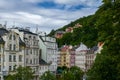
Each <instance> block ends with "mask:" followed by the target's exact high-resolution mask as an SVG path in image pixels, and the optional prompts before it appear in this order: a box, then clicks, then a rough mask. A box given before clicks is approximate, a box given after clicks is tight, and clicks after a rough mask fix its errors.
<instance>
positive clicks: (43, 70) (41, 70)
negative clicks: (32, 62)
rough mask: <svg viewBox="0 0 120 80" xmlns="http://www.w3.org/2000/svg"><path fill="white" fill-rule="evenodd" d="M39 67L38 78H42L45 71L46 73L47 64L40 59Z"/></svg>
mask: <svg viewBox="0 0 120 80" xmlns="http://www.w3.org/2000/svg"><path fill="white" fill-rule="evenodd" d="M39 64H40V67H39V77H40V76H42V75H43V74H44V73H45V72H46V71H48V70H49V69H48V67H49V64H48V63H46V62H45V61H44V60H43V59H40V61H39Z"/></svg>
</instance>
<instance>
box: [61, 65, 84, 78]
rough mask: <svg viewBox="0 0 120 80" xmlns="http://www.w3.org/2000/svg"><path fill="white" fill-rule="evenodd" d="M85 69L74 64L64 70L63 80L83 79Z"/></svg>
mask: <svg viewBox="0 0 120 80" xmlns="http://www.w3.org/2000/svg"><path fill="white" fill-rule="evenodd" d="M82 77H83V71H82V70H81V69H80V68H79V67H77V66H73V67H71V68H70V69H69V70H64V71H63V73H62V78H61V80H82Z"/></svg>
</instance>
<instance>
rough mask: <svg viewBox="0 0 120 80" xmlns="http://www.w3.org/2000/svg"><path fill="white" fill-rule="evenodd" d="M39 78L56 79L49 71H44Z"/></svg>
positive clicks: (43, 79)
mask: <svg viewBox="0 0 120 80" xmlns="http://www.w3.org/2000/svg"><path fill="white" fill-rule="evenodd" d="M40 80H56V76H55V74H53V73H51V72H50V71H46V72H45V73H44V74H43V75H42V76H41V77H40Z"/></svg>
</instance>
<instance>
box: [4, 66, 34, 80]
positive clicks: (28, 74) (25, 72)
mask: <svg viewBox="0 0 120 80" xmlns="http://www.w3.org/2000/svg"><path fill="white" fill-rule="evenodd" d="M16 79H17V80H32V79H33V71H32V69H31V68H30V67H21V66H20V67H18V68H17V69H16V71H15V74H11V75H8V76H7V77H6V79H5V80H16Z"/></svg>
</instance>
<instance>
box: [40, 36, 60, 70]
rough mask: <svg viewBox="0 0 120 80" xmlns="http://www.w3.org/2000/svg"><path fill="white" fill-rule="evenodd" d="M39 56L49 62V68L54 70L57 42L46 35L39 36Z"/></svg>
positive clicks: (55, 66)
mask: <svg viewBox="0 0 120 80" xmlns="http://www.w3.org/2000/svg"><path fill="white" fill-rule="evenodd" d="M39 44H40V45H39V46H40V48H41V53H42V54H41V58H42V59H43V60H44V61H45V62H47V63H48V64H49V70H50V71H51V72H55V71H56V69H57V50H58V48H57V43H56V39H55V38H53V37H48V36H39Z"/></svg>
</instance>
